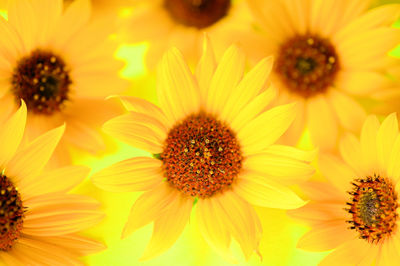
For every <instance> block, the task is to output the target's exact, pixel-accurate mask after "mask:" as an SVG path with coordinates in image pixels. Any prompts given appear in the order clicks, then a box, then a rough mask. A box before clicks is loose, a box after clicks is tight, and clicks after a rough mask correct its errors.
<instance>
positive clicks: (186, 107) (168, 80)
mask: <svg viewBox="0 0 400 266" xmlns="http://www.w3.org/2000/svg"><path fill="white" fill-rule="evenodd" d="M159 75H160V80H159V81H160V82H159V84H158V86H157V87H158V88H157V90H158V91H157V92H158V96H159V97H158V98H159V99H158V100H159V102H160V105H161V107H162V109H163V110H164V112H165V115H166V116H167V117H168V119H169V120H171V121H177V120H179V119H182V118H184V117H185V116H187V115H190V114H192V113H196V112H197V111H199V108H200V97H199V96H200V95H199V89H198V85H197V83H196V82H195V80H194V77H193V75H192V73H191V72H190V69H189V67H188V66H187V64H186V62H185V61H184V59H183V56H182V54H181V53H180V52H179V51H178V50H177V49H176V48H174V49H170V50H169V51H168V52H166V54H165V55H164V57H163V59H162V61H161V65H160V71H159Z"/></svg>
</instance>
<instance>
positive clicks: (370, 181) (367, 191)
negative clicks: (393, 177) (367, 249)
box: [346, 176, 399, 243]
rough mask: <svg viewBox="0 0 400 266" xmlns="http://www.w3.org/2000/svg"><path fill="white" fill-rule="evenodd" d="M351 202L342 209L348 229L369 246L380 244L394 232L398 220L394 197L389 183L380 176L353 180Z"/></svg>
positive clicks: (396, 203) (395, 195)
mask: <svg viewBox="0 0 400 266" xmlns="http://www.w3.org/2000/svg"><path fill="white" fill-rule="evenodd" d="M352 185H353V190H352V191H351V192H349V193H350V195H351V196H352V197H351V200H350V201H349V202H347V203H346V204H347V205H349V206H350V207H349V208H348V209H346V210H347V211H348V212H349V213H350V214H351V215H352V220H350V221H347V222H348V223H350V224H351V227H350V229H354V230H356V231H357V232H358V233H359V234H360V238H362V239H365V240H367V241H368V242H370V243H378V242H381V241H384V240H385V239H387V238H388V237H390V236H391V235H392V233H393V232H394V231H395V230H396V222H397V218H398V214H397V208H398V207H399V204H398V201H397V193H396V192H395V190H394V186H393V183H392V182H391V181H390V180H389V179H387V178H383V177H380V176H374V177H370V176H369V177H367V178H363V179H356V180H354V182H353V183H352Z"/></svg>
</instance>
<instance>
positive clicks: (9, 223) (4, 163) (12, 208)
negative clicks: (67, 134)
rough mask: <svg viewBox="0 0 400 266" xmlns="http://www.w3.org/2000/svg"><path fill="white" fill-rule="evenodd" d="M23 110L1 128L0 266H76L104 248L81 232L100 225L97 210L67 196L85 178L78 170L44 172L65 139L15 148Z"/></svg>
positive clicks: (53, 137) (44, 138) (56, 135)
mask: <svg viewBox="0 0 400 266" xmlns="http://www.w3.org/2000/svg"><path fill="white" fill-rule="evenodd" d="M25 121H26V105H25V103H23V102H22V105H21V107H20V108H19V110H18V111H17V112H16V113H15V114H12V115H11V116H10V117H8V118H5V119H3V122H1V132H0V143H1V144H2V149H1V151H0V202H1V205H0V262H2V263H5V264H7V265H26V264H48V265H55V264H60V263H62V264H78V263H80V262H79V260H78V257H81V256H84V255H87V254H90V253H93V252H96V251H99V250H101V249H103V248H104V246H103V245H102V244H101V243H98V242H96V241H94V240H91V239H89V238H86V237H83V236H80V235H78V234H77V233H79V232H80V231H82V230H84V229H87V228H89V227H91V226H92V225H94V224H96V223H97V222H99V221H100V220H101V219H102V217H103V213H102V212H101V211H100V210H98V207H99V204H98V203H97V202H96V201H95V200H93V199H92V198H89V197H87V196H82V195H73V194H66V192H68V191H69V190H70V189H71V188H73V187H74V186H76V185H77V184H79V183H80V182H81V181H82V180H83V179H84V178H85V177H86V176H87V175H88V173H89V169H87V168H86V167H83V166H67V167H63V168H58V169H53V170H50V171H46V170H43V168H44V166H45V165H46V163H47V162H48V161H49V159H50V157H51V155H52V153H53V151H54V149H55V148H56V145H57V143H58V142H59V140H60V138H61V136H62V135H63V133H64V126H61V127H59V128H56V129H53V130H51V131H49V132H47V133H45V134H43V135H41V136H39V137H38V138H37V139H35V140H34V141H32V142H30V143H27V144H26V145H22V144H20V142H21V140H22V137H23V133H24V128H25Z"/></svg>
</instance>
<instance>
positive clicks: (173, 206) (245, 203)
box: [92, 39, 313, 259]
mask: <svg viewBox="0 0 400 266" xmlns="http://www.w3.org/2000/svg"><path fill="white" fill-rule="evenodd" d="M244 67H245V58H244V55H243V54H242V52H241V51H240V50H239V49H238V48H237V47H235V46H232V47H230V48H229V49H228V50H227V51H226V52H225V54H224V55H223V57H222V59H221V61H220V62H219V64H216V62H215V58H214V53H213V50H212V48H211V47H210V44H209V42H208V41H207V39H206V41H205V50H204V53H203V56H202V59H201V60H200V63H199V64H198V67H197V70H196V74H195V75H193V74H192V73H191V71H190V69H189V67H188V66H187V64H186V63H185V61H184V60H183V57H182V55H181V53H180V52H178V50H177V49H172V50H170V51H168V52H167V53H166V55H165V56H164V57H163V60H162V62H161V65H160V69H159V70H160V71H159V78H160V80H159V83H158V96H159V102H160V105H161V108H159V107H157V106H155V105H153V104H151V103H149V102H147V101H145V100H142V99H139V98H134V97H121V99H122V102H123V103H124V105H125V107H126V109H127V110H128V111H129V112H128V113H127V114H125V115H122V116H119V117H116V118H113V119H111V120H109V121H107V122H106V123H105V124H104V126H103V128H104V130H105V132H107V133H109V134H110V135H112V136H114V137H116V138H118V139H120V140H123V141H126V142H127V143H129V144H131V145H132V146H134V147H138V148H142V149H144V150H146V151H148V152H150V153H152V154H153V157H154V158H150V157H136V158H131V159H127V160H125V161H121V162H119V163H116V164H114V165H112V166H110V167H108V168H105V169H103V170H101V171H99V172H98V173H96V174H94V175H93V177H92V180H93V183H94V184H95V185H97V186H99V187H100V188H103V189H105V190H109V191H115V192H122V191H146V192H145V193H143V194H142V196H140V197H139V199H138V200H137V201H136V202H135V204H134V205H133V207H132V210H131V214H130V216H129V219H128V222H127V223H126V226H125V228H124V231H123V234H122V236H123V237H126V236H128V235H130V234H131V233H133V232H134V231H135V230H137V229H138V228H140V227H142V226H144V225H146V224H148V223H150V222H152V221H154V230H153V236H152V238H151V240H150V244H149V245H148V247H147V249H146V251H145V253H144V255H143V257H142V259H149V258H152V257H154V256H157V255H159V254H160V253H162V252H163V251H165V250H167V249H169V248H170V247H171V246H172V245H173V244H174V242H175V241H176V239H177V238H178V237H179V235H180V234H181V232H182V231H183V229H184V227H185V226H186V224H187V222H188V220H189V217H190V215H191V211H192V208H193V207H195V208H194V209H195V211H196V215H197V218H198V224H199V229H200V231H201V233H202V235H203V237H204V238H205V240H206V241H207V242H208V243H209V244H210V245H211V246H212V247H213V248H215V249H216V250H217V251H218V252H219V253H220V254H222V256H224V257H225V258H228V259H232V255H231V253H230V251H229V246H230V242H231V239H232V238H234V239H236V240H237V241H238V242H239V244H240V246H241V248H242V250H243V253H244V255H245V257H246V258H247V259H248V258H249V257H250V256H251V255H252V253H253V252H258V245H259V241H260V238H261V235H262V228H261V224H260V221H259V219H258V215H257V213H256V212H255V211H254V209H253V207H252V204H254V205H260V206H264V207H271V208H281V209H293V208H298V207H300V206H302V205H303V204H304V202H303V201H302V200H301V199H300V198H299V197H298V196H297V195H296V194H295V193H294V192H293V191H291V190H290V189H289V188H288V187H287V185H288V184H293V183H296V182H300V181H304V180H305V179H307V178H308V177H310V176H311V175H312V174H313V168H312V167H311V166H310V165H309V164H308V162H309V161H311V160H312V157H313V152H304V151H300V150H297V149H295V148H292V147H288V146H281V145H274V142H275V141H276V140H277V139H278V138H279V137H280V136H281V135H282V133H283V132H285V130H286V129H287V128H288V127H289V125H290V123H291V122H292V121H293V119H294V117H295V114H296V113H295V110H296V109H295V106H294V105H293V104H288V105H282V106H279V107H276V108H273V109H270V110H268V111H266V110H265V109H266V107H267V106H268V104H269V103H270V102H271V101H272V100H273V98H274V97H275V89H274V88H273V87H271V86H269V82H268V76H269V73H270V71H271V68H272V59H271V58H265V59H263V60H261V61H260V63H259V64H258V65H257V66H255V67H254V68H253V69H252V70H251V71H250V72H249V73H248V74H247V75H245V76H244V77H243V72H244ZM194 205H195V206H194Z"/></svg>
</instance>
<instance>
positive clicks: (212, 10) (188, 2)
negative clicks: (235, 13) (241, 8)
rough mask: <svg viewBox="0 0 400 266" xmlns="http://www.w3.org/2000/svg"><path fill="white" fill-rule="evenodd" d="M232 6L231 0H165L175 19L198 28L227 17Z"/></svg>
mask: <svg viewBox="0 0 400 266" xmlns="http://www.w3.org/2000/svg"><path fill="white" fill-rule="evenodd" d="M230 6H231V1H230V0H164V7H165V9H166V10H167V11H168V13H169V14H170V16H171V18H172V19H173V20H175V21H176V22H178V23H180V24H183V25H185V26H189V27H195V28H198V29H202V28H206V27H209V26H211V25H213V24H214V23H216V22H217V21H218V20H220V19H221V18H223V17H225V16H226V15H227V13H228V11H229V8H230Z"/></svg>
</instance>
